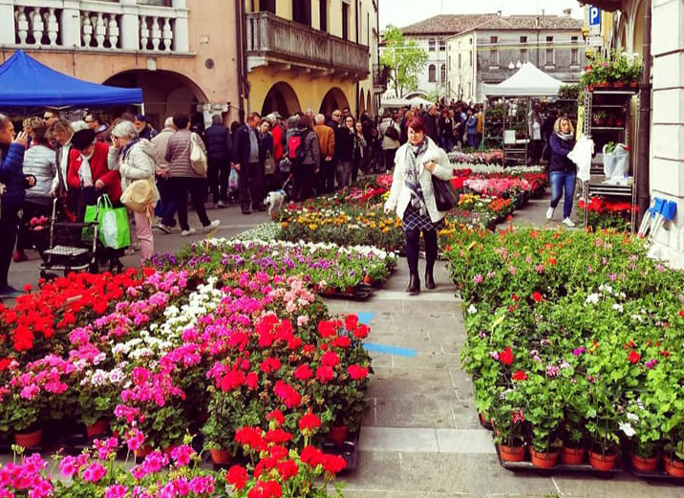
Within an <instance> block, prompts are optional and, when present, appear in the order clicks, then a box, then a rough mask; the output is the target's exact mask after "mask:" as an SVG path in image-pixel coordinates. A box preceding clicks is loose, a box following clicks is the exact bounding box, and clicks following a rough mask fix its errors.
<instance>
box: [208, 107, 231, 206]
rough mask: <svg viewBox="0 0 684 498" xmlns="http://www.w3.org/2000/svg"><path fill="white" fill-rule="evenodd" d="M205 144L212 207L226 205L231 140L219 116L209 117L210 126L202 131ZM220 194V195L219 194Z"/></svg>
mask: <svg viewBox="0 0 684 498" xmlns="http://www.w3.org/2000/svg"><path fill="white" fill-rule="evenodd" d="M204 143H205V144H206V146H207V160H208V170H207V177H208V179H209V190H210V191H211V195H212V196H213V197H214V208H222V207H226V206H228V177H229V176H230V160H231V157H232V155H233V140H232V139H231V137H230V132H229V131H228V129H227V128H226V126H225V125H224V124H223V119H222V118H221V116H219V115H216V116H213V117H212V118H211V126H210V127H209V128H207V130H206V131H205V132H204ZM219 194H220V195H219Z"/></svg>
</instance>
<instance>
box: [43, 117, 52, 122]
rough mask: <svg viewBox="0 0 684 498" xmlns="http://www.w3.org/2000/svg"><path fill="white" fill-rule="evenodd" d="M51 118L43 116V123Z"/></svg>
mask: <svg viewBox="0 0 684 498" xmlns="http://www.w3.org/2000/svg"><path fill="white" fill-rule="evenodd" d="M51 117H52V116H43V121H47V120H48V119H50V118H51Z"/></svg>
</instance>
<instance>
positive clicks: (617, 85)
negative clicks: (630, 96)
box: [613, 81, 625, 88]
mask: <svg viewBox="0 0 684 498" xmlns="http://www.w3.org/2000/svg"><path fill="white" fill-rule="evenodd" d="M624 87H625V82H624V81H616V82H615V83H613V88H624Z"/></svg>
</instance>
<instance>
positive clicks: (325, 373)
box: [316, 365, 335, 384]
mask: <svg viewBox="0 0 684 498" xmlns="http://www.w3.org/2000/svg"><path fill="white" fill-rule="evenodd" d="M333 378H335V372H334V371H333V369H332V368H330V367H326V366H324V365H321V366H320V367H318V368H317V369H316V379H318V380H319V381H321V382H322V383H324V384H325V383H326V382H328V381H331V380H333Z"/></svg>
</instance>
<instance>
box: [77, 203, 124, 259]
mask: <svg viewBox="0 0 684 498" xmlns="http://www.w3.org/2000/svg"><path fill="white" fill-rule="evenodd" d="M83 221H84V222H85V223H92V222H95V221H97V229H98V238H99V239H100V242H102V245H103V246H105V247H109V248H110V249H123V248H124V247H128V246H130V245H131V231H130V228H129V225H128V212H127V211H126V208H125V207H120V208H115V207H113V206H112V201H111V200H110V199H109V196H108V195H106V194H105V195H103V196H101V197H100V198H99V199H98V200H97V204H96V205H95V206H87V207H86V211H85V216H84V217H83ZM86 232H87V229H84V238H85V237H87V235H86ZM90 240H92V234H91V235H90Z"/></svg>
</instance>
